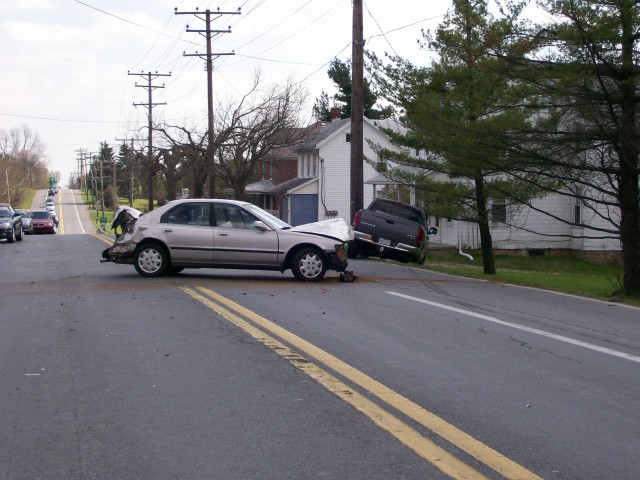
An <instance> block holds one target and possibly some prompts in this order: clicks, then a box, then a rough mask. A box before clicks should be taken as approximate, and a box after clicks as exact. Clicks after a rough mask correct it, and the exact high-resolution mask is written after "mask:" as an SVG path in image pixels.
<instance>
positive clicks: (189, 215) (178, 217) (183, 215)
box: [160, 203, 210, 227]
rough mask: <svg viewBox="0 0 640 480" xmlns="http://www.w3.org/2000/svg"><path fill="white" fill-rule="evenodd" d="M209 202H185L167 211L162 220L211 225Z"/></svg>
mask: <svg viewBox="0 0 640 480" xmlns="http://www.w3.org/2000/svg"><path fill="white" fill-rule="evenodd" d="M209 218H210V216H209V204H208V203H184V204H181V205H177V206H176V207H175V208H172V209H171V210H169V211H168V212H166V213H165V214H164V215H163V216H162V218H161V219H160V221H161V222H162V223H174V224H180V225H199V226H205V227H208V226H210V221H209Z"/></svg>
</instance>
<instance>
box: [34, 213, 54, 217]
mask: <svg viewBox="0 0 640 480" xmlns="http://www.w3.org/2000/svg"><path fill="white" fill-rule="evenodd" d="M31 218H51V214H50V213H49V212H33V213H32V214H31Z"/></svg>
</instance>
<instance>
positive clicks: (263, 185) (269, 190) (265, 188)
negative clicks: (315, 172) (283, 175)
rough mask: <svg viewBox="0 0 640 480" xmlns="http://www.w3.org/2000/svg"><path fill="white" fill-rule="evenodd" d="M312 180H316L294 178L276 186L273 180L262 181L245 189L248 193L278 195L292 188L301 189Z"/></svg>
mask: <svg viewBox="0 0 640 480" xmlns="http://www.w3.org/2000/svg"><path fill="white" fill-rule="evenodd" d="M310 180H314V178H300V177H297V178H292V179H291V180H286V181H284V182H282V183H279V184H277V185H274V184H273V182H271V180H262V181H260V182H255V183H251V184H249V185H247V186H246V187H245V192H246V193H250V194H251V193H253V194H255V193H265V194H276V193H285V192H287V191H288V190H290V189H292V188H296V187H299V186H300V185H303V184H305V183H307V182H309V181H310Z"/></svg>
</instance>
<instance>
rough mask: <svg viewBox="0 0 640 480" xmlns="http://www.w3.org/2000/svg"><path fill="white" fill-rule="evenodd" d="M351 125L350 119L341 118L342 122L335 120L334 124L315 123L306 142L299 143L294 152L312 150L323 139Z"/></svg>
mask: <svg viewBox="0 0 640 480" xmlns="http://www.w3.org/2000/svg"><path fill="white" fill-rule="evenodd" d="M350 124H351V119H349V118H343V119H342V120H336V121H334V122H317V123H315V124H314V125H313V126H312V127H310V128H312V129H313V130H312V133H311V134H310V137H309V139H308V140H307V141H305V142H302V143H300V144H299V145H297V146H296V148H295V150H296V152H300V151H304V150H313V149H315V148H316V145H317V144H318V143H320V142H321V141H322V140H324V139H325V138H328V137H330V136H331V135H332V134H334V133H336V132H338V131H339V130H341V129H342V128H344V127H345V126H347V125H350Z"/></svg>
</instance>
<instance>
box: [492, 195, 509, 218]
mask: <svg viewBox="0 0 640 480" xmlns="http://www.w3.org/2000/svg"><path fill="white" fill-rule="evenodd" d="M491 220H492V221H493V223H507V204H506V203H504V200H494V201H493V203H492V204H491Z"/></svg>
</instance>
